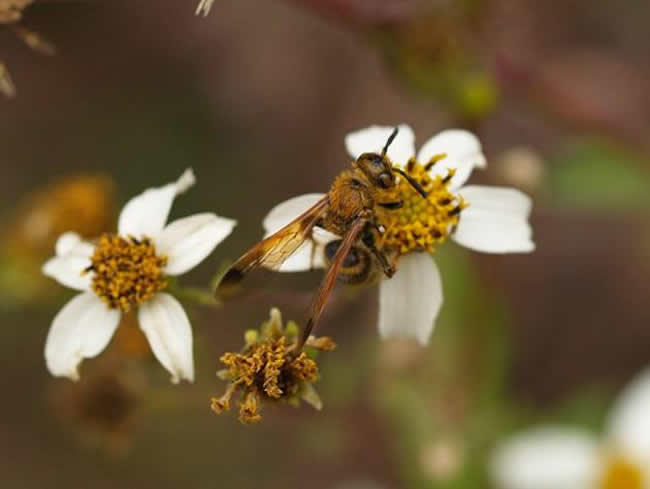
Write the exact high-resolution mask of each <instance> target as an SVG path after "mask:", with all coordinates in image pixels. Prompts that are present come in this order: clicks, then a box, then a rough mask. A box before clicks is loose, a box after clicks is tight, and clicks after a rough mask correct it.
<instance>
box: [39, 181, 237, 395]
mask: <svg viewBox="0 0 650 489" xmlns="http://www.w3.org/2000/svg"><path fill="white" fill-rule="evenodd" d="M194 181H195V178H194V174H193V173H192V171H191V170H186V171H185V173H183V175H182V176H181V177H180V178H179V179H178V181H176V182H174V183H170V184H167V185H164V186H162V187H158V188H151V189H148V190H146V191H145V192H143V193H142V194H141V195H139V196H137V197H134V198H133V199H131V200H130V201H129V202H128V203H127V204H126V205H125V206H124V209H122V212H121V214H120V217H119V221H118V234H117V235H115V236H111V235H104V236H102V237H101V238H100V240H99V241H98V242H97V243H94V244H93V243H89V242H85V241H82V240H81V238H80V237H79V236H78V235H76V234H75V233H65V234H63V235H62V236H60V237H59V239H58V241H57V244H56V256H55V257H54V258H51V259H50V260H48V261H47V262H46V263H45V265H44V266H43V273H44V274H45V275H47V276H49V277H52V278H54V279H55V280H57V281H58V282H59V283H61V284H62V285H65V286H66V287H70V288H72V289H76V290H79V291H81V292H82V293H81V294H79V295H77V296H76V297H74V298H73V299H72V300H71V301H70V302H68V303H67V304H66V305H65V306H64V307H63V309H61V311H59V313H58V314H57V315H56V317H55V318H54V321H53V322H52V326H51V327H50V331H49V333H48V336H47V340H46V343H45V361H46V364H47V368H48V370H49V371H50V372H51V373H52V375H55V376H61V377H69V378H71V379H73V380H77V379H78V378H79V370H78V369H79V364H80V363H81V361H82V360H83V359H84V358H92V357H94V356H96V355H98V354H99V353H101V352H102V351H103V350H104V348H106V346H107V345H108V342H109V341H110V339H111V337H112V336H113V333H114V332H115V330H116V328H117V326H118V324H119V322H120V317H121V315H122V313H124V312H128V311H129V310H130V309H131V308H134V307H137V309H138V320H139V324H140V328H141V329H142V331H143V332H144V334H145V335H146V337H147V339H148V341H149V345H150V346H151V349H152V351H153V353H154V355H155V356H156V358H157V359H158V361H160V363H161V364H162V365H163V366H164V367H165V368H166V369H167V370H168V371H169V372H170V373H171V375H172V377H171V379H172V382H175V383H176V382H178V381H179V380H181V379H185V380H188V381H190V382H191V381H193V380H194V360H193V354H192V329H191V327H190V322H189V319H188V317H187V315H186V314H185V311H184V310H183V308H182V306H181V305H180V303H179V302H178V301H177V300H176V299H175V298H174V297H173V296H171V295H170V294H168V293H165V292H162V290H164V289H165V287H166V286H167V282H166V280H165V277H167V276H176V275H181V274H183V273H185V272H187V271H189V270H190V269H192V268H193V267H195V266H196V265H197V264H199V263H200V262H201V261H202V260H203V259H205V258H206V257H207V256H208V255H209V254H210V253H211V252H212V250H214V248H215V247H216V246H217V245H218V244H219V243H220V242H221V241H223V240H224V239H225V238H226V237H227V236H228V235H229V234H230V232H231V231H232V229H233V227H234V225H235V221H233V220H231V219H226V218H223V217H219V216H217V215H215V214H211V213H204V214H196V215H193V216H190V217H185V218H182V219H178V220H176V221H173V222H171V223H169V224H167V225H165V223H166V222H167V217H168V215H169V211H170V209H171V206H172V202H173V201H174V198H175V197H176V196H177V195H179V194H181V193H183V192H185V191H186V190H187V189H188V188H189V187H191V186H192V185H193V184H194Z"/></svg>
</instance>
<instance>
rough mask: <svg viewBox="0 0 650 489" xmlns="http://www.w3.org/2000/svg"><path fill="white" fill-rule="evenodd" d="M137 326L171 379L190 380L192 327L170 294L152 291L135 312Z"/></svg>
mask: <svg viewBox="0 0 650 489" xmlns="http://www.w3.org/2000/svg"><path fill="white" fill-rule="evenodd" d="M138 321H139V322H140V328H141V329H142V331H143V332H144V334H145V336H146V337H147V340H149V346H151V351H153V354H154V355H155V356H156V358H157V359H158V361H159V362H160V363H161V364H162V366H163V367H165V368H166V369H167V370H168V371H169V372H170V373H171V374H172V378H171V380H172V382H173V383H178V382H179V381H180V380H181V379H184V380H188V381H190V382H193V381H194V358H193V354H192V327H191V326H190V320H189V319H188V317H187V314H185V311H184V310H183V306H181V305H180V303H179V302H178V301H177V300H176V299H175V298H174V297H172V296H171V295H169V294H166V293H164V292H161V293H158V294H156V296H155V297H154V298H153V299H151V300H150V301H149V302H147V303H145V304H144V305H142V306H140V309H139V311H138Z"/></svg>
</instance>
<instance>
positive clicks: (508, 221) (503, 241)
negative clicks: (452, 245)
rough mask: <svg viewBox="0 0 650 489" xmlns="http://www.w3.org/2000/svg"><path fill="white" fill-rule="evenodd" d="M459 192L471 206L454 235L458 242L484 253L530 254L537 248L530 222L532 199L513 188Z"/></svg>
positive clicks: (472, 187) (477, 186) (462, 215)
mask: <svg viewBox="0 0 650 489" xmlns="http://www.w3.org/2000/svg"><path fill="white" fill-rule="evenodd" d="M458 193H459V194H460V195H461V196H462V197H463V198H464V199H465V200H466V201H467V202H468V203H469V207H467V208H466V209H464V210H463V211H462V212H461V215H460V221H459V222H458V227H457V228H456V231H455V232H454V233H453V234H452V235H451V237H452V239H453V240H454V241H456V242H457V243H459V244H461V245H463V246H466V247H467V248H470V249H472V250H475V251H482V252H485V253H528V252H531V251H533V250H534V249H535V243H533V240H532V234H533V231H532V229H531V227H530V224H529V223H528V216H529V214H530V209H531V205H532V204H531V200H530V198H529V197H528V196H527V195H525V194H524V193H522V192H520V191H519V190H516V189H513V188H503V187H485V186H479V185H473V186H468V187H463V188H462V189H460V190H459V191H458Z"/></svg>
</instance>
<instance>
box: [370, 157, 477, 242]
mask: <svg viewBox="0 0 650 489" xmlns="http://www.w3.org/2000/svg"><path fill="white" fill-rule="evenodd" d="M442 158H444V155H438V156H435V157H434V158H433V159H432V160H431V161H430V162H429V163H428V164H427V165H426V166H425V165H421V164H420V163H418V162H417V161H416V160H415V158H411V159H410V160H409V162H408V164H407V165H406V168H405V169H404V170H405V171H406V173H407V174H408V175H409V176H410V177H411V178H413V179H414V180H415V181H416V182H418V183H419V184H420V186H421V187H422V188H423V189H424V190H425V191H426V193H427V197H426V198H425V197H423V196H422V195H420V194H419V193H418V192H417V191H416V190H415V189H414V188H413V186H412V185H411V184H410V183H409V182H408V181H407V180H406V179H405V178H400V179H399V182H398V183H397V186H396V189H395V193H394V194H393V195H391V198H393V197H394V201H395V202H397V201H400V202H403V205H402V207H401V208H399V209H383V208H379V209H378V210H377V221H378V224H379V225H380V226H383V228H384V229H385V231H384V233H383V234H382V235H381V237H380V238H379V246H383V247H387V248H391V249H394V250H396V251H397V252H399V253H400V254H406V253H409V252H411V251H426V252H429V253H433V252H434V251H435V249H436V246H437V245H439V244H442V243H444V241H445V240H446V239H447V236H449V234H450V233H451V231H452V230H453V228H454V226H456V225H457V224H458V219H459V218H460V212H461V211H462V210H463V209H464V208H465V207H467V204H466V203H465V202H464V201H463V200H462V198H460V197H459V196H457V195H455V194H454V193H452V192H451V191H450V190H449V183H450V181H451V177H453V175H454V173H455V172H456V170H454V169H450V170H449V171H448V174H447V175H446V176H441V175H436V176H434V177H431V176H430V175H429V170H428V169H427V168H430V167H431V166H432V165H434V164H435V163H436V162H437V161H439V160H440V159H442Z"/></svg>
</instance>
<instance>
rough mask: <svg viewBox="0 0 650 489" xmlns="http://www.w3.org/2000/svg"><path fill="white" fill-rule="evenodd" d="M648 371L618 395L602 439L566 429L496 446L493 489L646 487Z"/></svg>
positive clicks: (649, 477) (649, 479)
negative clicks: (494, 487) (494, 488)
mask: <svg viewBox="0 0 650 489" xmlns="http://www.w3.org/2000/svg"><path fill="white" fill-rule="evenodd" d="M648 413H650V369H646V370H645V371H644V372H642V373H641V374H640V375H639V376H638V377H637V378H636V379H635V380H634V381H632V382H631V383H630V384H629V385H628V386H627V388H626V389H625V390H624V391H623V393H622V395H621V396H620V397H619V398H618V400H617V401H616V402H615V404H614V406H613V408H612V411H611V412H610V415H609V418H608V421H607V426H606V430H605V435H604V436H603V437H602V438H598V437H596V436H594V435H593V434H592V433H590V432H588V431H586V430H581V429H578V428H574V427H570V426H544V427H539V428H535V429H532V430H529V431H525V432H523V433H520V434H518V435H515V436H513V437H512V438H510V439H508V440H506V441H505V442H503V443H501V445H499V446H498V447H497V448H496V449H495V451H494V453H493V456H492V458H491V460H490V464H489V472H490V477H491V478H492V480H493V481H494V484H495V486H496V488H497V489H650V416H648Z"/></svg>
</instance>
